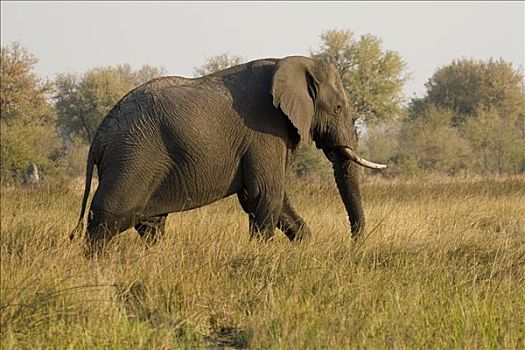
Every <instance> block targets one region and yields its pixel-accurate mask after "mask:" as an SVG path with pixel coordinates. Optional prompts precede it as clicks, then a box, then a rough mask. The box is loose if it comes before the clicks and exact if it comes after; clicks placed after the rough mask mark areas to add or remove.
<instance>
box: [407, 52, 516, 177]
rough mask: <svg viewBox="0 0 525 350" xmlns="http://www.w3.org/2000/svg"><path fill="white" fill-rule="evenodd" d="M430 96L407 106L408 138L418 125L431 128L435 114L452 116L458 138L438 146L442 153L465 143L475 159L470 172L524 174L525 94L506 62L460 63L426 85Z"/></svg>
mask: <svg viewBox="0 0 525 350" xmlns="http://www.w3.org/2000/svg"><path fill="white" fill-rule="evenodd" d="M426 87H427V93H426V95H425V96H424V97H422V98H415V99H412V100H411V101H410V104H409V106H408V122H407V123H405V124H404V127H405V128H406V129H405V130H404V134H405V135H406V134H408V133H411V132H412V133H415V134H417V132H418V130H414V129H413V128H412V126H413V125H415V124H424V125H427V126H429V127H432V126H433V125H434V124H433V119H432V118H434V115H435V113H428V111H447V114H448V115H449V117H450V118H449V119H450V128H451V129H453V130H454V132H455V135H454V136H451V137H450V138H444V139H442V140H441V142H439V143H438V145H437V146H439V147H440V148H439V150H437V152H445V151H444V149H446V148H447V147H448V148H451V147H455V146H454V145H453V143H454V142H456V141H458V140H457V138H458V137H459V138H461V139H462V140H463V141H464V142H466V143H467V144H468V145H469V147H470V149H471V151H472V157H471V158H470V161H469V162H468V163H467V166H468V168H469V169H470V170H471V171H474V172H477V173H482V174H488V173H516V172H520V171H525V88H524V80H523V74H522V73H520V72H519V71H517V70H515V69H514V68H513V67H512V64H511V63H508V62H505V61H504V60H502V59H500V60H493V59H489V60H486V61H481V60H480V61H476V60H473V59H459V60H454V61H452V63H451V64H449V65H446V66H444V67H441V68H439V69H438V70H437V71H436V72H435V73H434V74H433V76H432V77H431V78H430V79H429V81H428V82H427V84H426Z"/></svg>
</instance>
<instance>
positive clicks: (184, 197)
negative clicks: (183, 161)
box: [148, 167, 243, 215]
mask: <svg viewBox="0 0 525 350" xmlns="http://www.w3.org/2000/svg"><path fill="white" fill-rule="evenodd" d="M242 189H243V180H242V174H241V171H240V170H238V169H235V170H233V169H221V168H220V167H219V169H217V170H216V171H214V172H209V173H204V174H203V173H202V172H200V173H199V172H194V173H193V174H185V175H184V176H183V175H181V174H180V173H179V174H177V173H176V172H175V173H174V174H173V175H172V176H170V177H169V178H168V179H167V181H166V182H164V183H163V184H162V185H161V186H160V187H159V188H158V189H157V190H156V191H155V193H154V194H153V196H152V197H151V199H150V201H149V203H148V207H149V208H150V210H151V211H153V212H155V213H156V215H159V214H164V213H173V212H180V211H185V210H191V209H195V208H199V207H202V206H205V205H207V204H210V203H213V202H216V201H218V200H220V199H223V198H225V197H228V196H230V195H232V194H234V193H237V192H239V191H241V190H242ZM150 210H148V211H150Z"/></svg>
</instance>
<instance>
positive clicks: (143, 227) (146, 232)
mask: <svg viewBox="0 0 525 350" xmlns="http://www.w3.org/2000/svg"><path fill="white" fill-rule="evenodd" d="M167 216H168V214H163V215H159V216H152V217H151V218H148V219H147V220H145V221H142V222H141V223H139V224H136V225H135V230H137V232H138V233H139V235H140V237H142V239H143V240H144V241H145V242H146V244H147V245H153V244H155V243H157V242H158V241H159V239H160V238H162V236H163V235H164V232H165V230H166V217H167Z"/></svg>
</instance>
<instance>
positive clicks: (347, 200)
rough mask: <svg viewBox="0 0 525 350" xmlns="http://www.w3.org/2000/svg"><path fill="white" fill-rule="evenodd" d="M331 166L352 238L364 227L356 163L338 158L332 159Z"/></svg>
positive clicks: (355, 237) (356, 236) (357, 235)
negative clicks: (346, 214) (348, 221)
mask: <svg viewBox="0 0 525 350" xmlns="http://www.w3.org/2000/svg"><path fill="white" fill-rule="evenodd" d="M332 166H333V169H334V176H335V181H336V183H337V188H338V189H339V194H340V195H341V199H342V200H343V203H344V206H345V208H346V212H347V213H348V218H349V219H350V227H351V230H352V238H353V239H357V238H358V237H359V235H360V234H361V233H362V232H363V230H364V228H365V214H364V211H363V204H362V202H361V193H360V190H359V174H358V171H357V169H358V167H357V164H356V163H354V162H353V161H352V160H350V159H346V160H340V159H339V160H336V161H334V162H333V163H332Z"/></svg>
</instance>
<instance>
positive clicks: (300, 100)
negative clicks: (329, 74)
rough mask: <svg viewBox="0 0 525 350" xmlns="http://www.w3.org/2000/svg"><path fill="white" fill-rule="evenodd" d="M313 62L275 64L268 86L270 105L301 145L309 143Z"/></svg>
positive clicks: (298, 60) (294, 60) (289, 60)
mask: <svg viewBox="0 0 525 350" xmlns="http://www.w3.org/2000/svg"><path fill="white" fill-rule="evenodd" d="M313 64H314V63H313V61H312V60H310V59H308V58H306V57H287V58H284V59H282V60H280V61H279V63H278V64H277V66H276V68H275V71H274V75H273V82H272V96H273V105H274V106H275V107H276V108H279V107H280V108H281V110H282V111H283V112H284V114H286V116H288V119H289V120H290V122H292V124H293V126H294V127H295V128H296V129H297V132H298V134H299V137H300V139H301V140H302V141H303V142H306V143H308V142H310V141H311V138H312V137H311V134H310V128H311V126H312V119H313V117H314V100H313V99H314V96H313V95H314V92H315V91H316V88H315V79H314V77H313V75H312V68H313Z"/></svg>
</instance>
